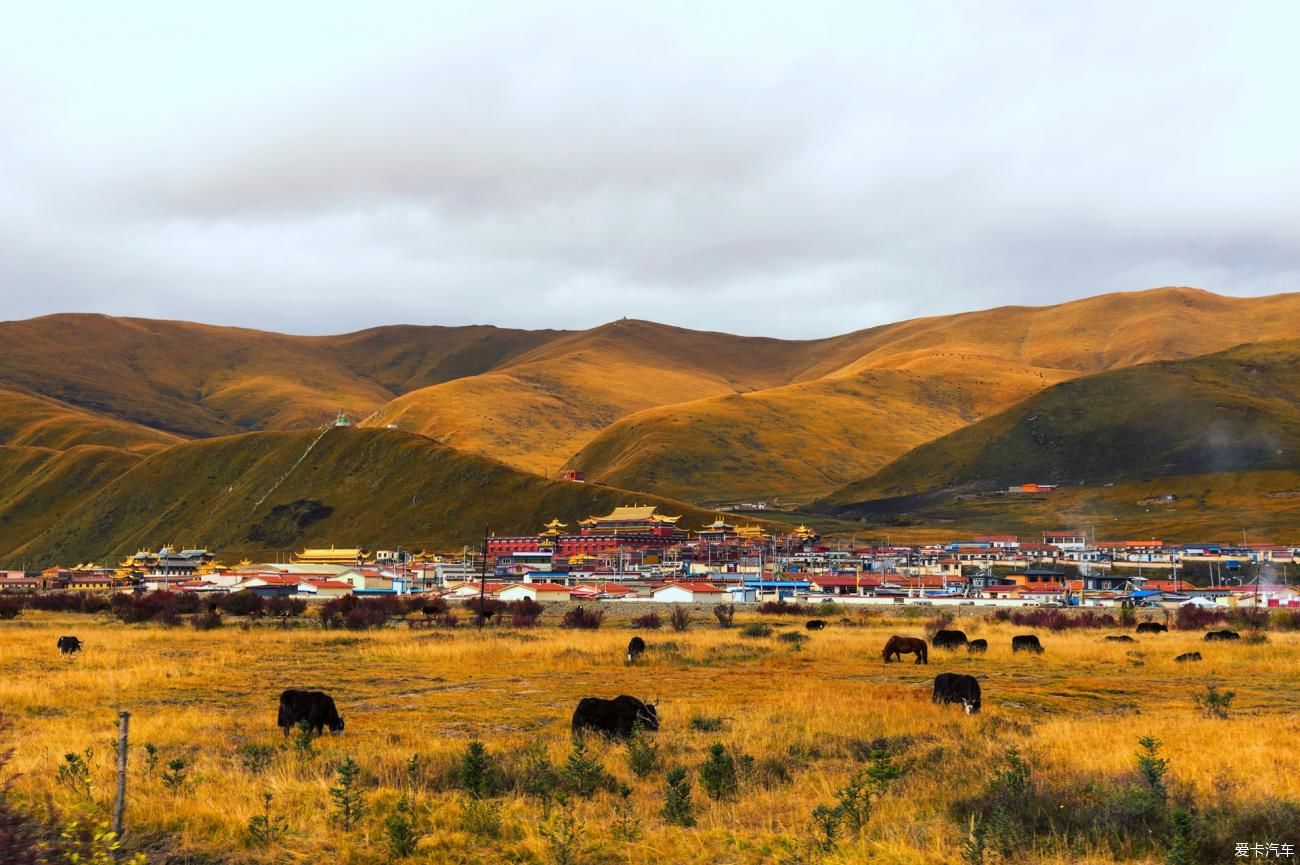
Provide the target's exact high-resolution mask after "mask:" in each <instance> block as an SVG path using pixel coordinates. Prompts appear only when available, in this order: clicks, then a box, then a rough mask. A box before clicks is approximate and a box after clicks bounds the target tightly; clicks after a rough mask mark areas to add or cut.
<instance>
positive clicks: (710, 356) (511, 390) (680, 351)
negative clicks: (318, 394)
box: [366, 321, 806, 474]
mask: <svg viewBox="0 0 1300 865" xmlns="http://www.w3.org/2000/svg"><path fill="white" fill-rule="evenodd" d="M805 345H806V344H804V343H793V342H783V341H781V340H774V339H765V338H759V337H737V336H731V335H729V334H720V333H704V332H699V331H689V330H684V329H681V328H675V327H668V326H666V325H659V324H654V323H651V322H644V321H618V322H614V323H613V324H608V325H604V326H602V327H598V328H594V329H593V330H589V331H583V332H581V333H578V334H569V335H566V336H564V337H561V338H558V339H556V340H553V341H551V342H549V343H547V344H545V345H543V346H542V347H540V348H538V349H535V350H533V351H531V352H528V353H526V354H523V355H520V356H519V357H517V358H515V359H514V360H513V361H511V362H510V363H508V364H506V365H505V366H503V367H501V368H498V369H497V370H495V371H493V372H490V373H488V374H486V375H481V376H475V377H470V378H463V379H458V380H456V381H451V382H447V383H444V384H440V385H435V386H433V387H428V388H424V389H422V390H417V391H413V392H411V393H408V394H406V395H404V396H402V397H400V398H398V399H396V400H394V401H393V402H391V403H389V404H388V405H386V406H384V407H383V408H382V409H381V410H380V411H378V412H376V413H375V414H374V415H372V416H371V417H370V418H368V419H367V421H366V423H367V424H368V425H372V426H378V425H385V424H389V423H396V424H398V425H399V426H400V427H401V428H402V429H409V430H412V431H414V432H419V433H422V434H424V435H428V436H431V437H433V438H436V439H437V440H439V441H441V442H443V443H445V444H449V445H452V446H454V447H457V448H460V449H462V450H467V451H472V452H474V453H482V454H488V455H490V456H493V457H496V458H498V459H501V460H504V461H506V462H508V463H510V464H511V465H515V466H518V467H520V468H523V469H527V470H529V471H533V472H538V473H550V474H554V473H555V472H556V470H558V469H559V467H560V466H561V465H563V464H564V463H565V462H566V461H567V460H568V459H569V457H570V456H572V455H573V454H574V453H575V452H576V451H577V450H578V449H579V448H581V447H582V446H583V445H584V444H586V442H587V441H589V440H590V439H591V438H592V437H593V436H595V435H596V434H597V433H599V432H600V431H601V430H602V429H603V428H605V427H606V426H608V425H609V424H611V423H613V422H614V421H616V420H617V419H619V418H620V417H623V416H625V415H627V414H630V413H631V412H634V411H639V410H641V409H645V408H650V407H652V406H659V405H666V404H669V403H680V402H686V401H689V400H693V399H700V398H702V397H707V396H714V395H717V394H729V393H744V392H748V391H754V390H759V389H762V388H768V387H774V386H777V385H780V384H785V383H786V382H788V381H791V380H793V379H795V378H797V377H798V376H799V375H800V373H801V371H802V368H803V360H802V359H801V357H800V353H801V351H802V350H803V348H804V346H805Z"/></svg>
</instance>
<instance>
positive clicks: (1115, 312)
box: [836, 288, 1300, 374]
mask: <svg viewBox="0 0 1300 865" xmlns="http://www.w3.org/2000/svg"><path fill="white" fill-rule="evenodd" d="M1297 319H1300V292H1291V293H1288V294H1276V295H1270V296H1266V297H1225V296H1223V295H1217V294H1213V293H1212V292H1208V291H1203V290H1201V289H1195V288H1157V289H1151V290H1148V291H1134V292H1113V293H1110V294H1102V295H1097V296H1096V297H1089V298H1085V299H1083V300H1076V301H1070V302H1068V303H1061V304H1056V305H1055V306H1042V307H1026V306H1009V307H998V308H995V309H988V310H982V311H980V312H968V313H961V314H959V315H946V316H937V317H934V318H919V319H913V320H911V321H904V322H899V323H897V324H890V325H885V326H884V327H880V328H873V329H872V330H868V331H862V332H861V333H860V334H858V339H857V341H856V342H855V344H854V349H855V351H856V353H857V358H856V359H855V360H854V361H852V362H851V363H848V364H846V365H844V366H842V367H840V368H839V369H838V370H836V372H837V373H839V374H845V373H849V372H852V371H854V370H856V369H858V368H860V367H886V368H890V369H899V368H916V367H918V366H920V367H925V368H928V369H933V370H949V369H956V368H960V366H961V365H962V364H963V363H966V362H967V361H968V360H969V359H970V358H979V357H996V358H1004V359H1007V360H1014V361H1018V362H1020V363H1023V364H1025V365H1028V366H1033V367H1038V368H1042V369H1056V370H1068V371H1071V372H1073V373H1075V374H1083V373H1096V372H1103V371H1105V370H1109V369H1117V368H1120V367H1125V366H1132V365H1134V364H1139V363H1146V362H1148V361H1154V360H1178V359H1180V358H1187V357H1193V356H1196V355H1200V354H1208V353H1210V352H1215V351H1222V350H1224V349H1227V348H1231V347H1232V346H1234V345H1240V344H1242V343H1247V342H1263V341H1267V340H1276V339H1288V338H1292V337H1294V336H1295V325H1294V322H1295V321H1296V320H1297Z"/></svg>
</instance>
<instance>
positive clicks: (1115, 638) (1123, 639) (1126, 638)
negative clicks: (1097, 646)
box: [1106, 634, 1137, 643]
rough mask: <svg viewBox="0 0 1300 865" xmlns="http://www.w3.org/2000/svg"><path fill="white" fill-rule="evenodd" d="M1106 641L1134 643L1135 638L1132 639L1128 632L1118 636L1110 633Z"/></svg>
mask: <svg viewBox="0 0 1300 865" xmlns="http://www.w3.org/2000/svg"><path fill="white" fill-rule="evenodd" d="M1106 642H1108V643H1136V642H1137V640H1135V639H1133V638H1132V637H1130V636H1129V635H1128V634H1119V635H1118V636H1116V635H1114V634H1112V635H1110V636H1109V637H1107V638H1106Z"/></svg>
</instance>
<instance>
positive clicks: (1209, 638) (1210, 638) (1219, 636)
mask: <svg viewBox="0 0 1300 865" xmlns="http://www.w3.org/2000/svg"><path fill="white" fill-rule="evenodd" d="M1240 639H1241V634H1238V633H1237V632H1236V631H1209V632H1207V633H1206V635H1205V642H1207V643H1213V642H1214V641H1215V640H1240Z"/></svg>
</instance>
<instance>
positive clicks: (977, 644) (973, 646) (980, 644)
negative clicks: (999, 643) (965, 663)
mask: <svg viewBox="0 0 1300 865" xmlns="http://www.w3.org/2000/svg"><path fill="white" fill-rule="evenodd" d="M988 650H989V641H988V640H985V639H979V640H971V641H970V642H969V643H967V644H966V651H967V652H970V653H971V654H972V655H973V654H975V653H976V652H987V651H988Z"/></svg>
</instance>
